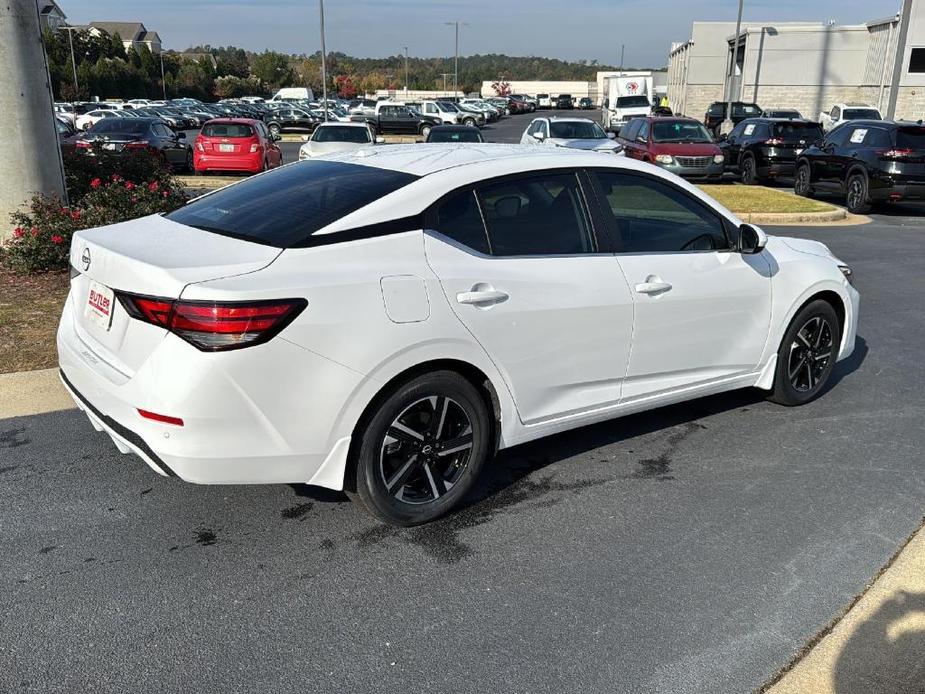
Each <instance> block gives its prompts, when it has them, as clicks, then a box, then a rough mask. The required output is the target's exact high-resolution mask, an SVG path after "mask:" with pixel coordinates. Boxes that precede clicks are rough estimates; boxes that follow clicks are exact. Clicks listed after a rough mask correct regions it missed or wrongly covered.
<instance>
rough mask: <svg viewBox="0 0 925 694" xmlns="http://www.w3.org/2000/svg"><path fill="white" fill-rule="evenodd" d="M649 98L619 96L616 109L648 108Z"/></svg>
mask: <svg viewBox="0 0 925 694" xmlns="http://www.w3.org/2000/svg"><path fill="white" fill-rule="evenodd" d="M650 105H651V104H649V98H648V97H646V96H620V97H617V108H635V107H645V108H648V107H649V106H650Z"/></svg>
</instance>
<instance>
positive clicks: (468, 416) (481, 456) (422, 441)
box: [351, 371, 491, 526]
mask: <svg viewBox="0 0 925 694" xmlns="http://www.w3.org/2000/svg"><path fill="white" fill-rule="evenodd" d="M356 436H357V437H358V439H357V446H356V449H355V450H356V453H355V466H356V468H355V471H356V477H355V484H356V490H355V492H353V493H351V498H353V499H354V500H359V501H360V502H361V504H362V506H363V507H364V508H365V509H366V510H367V511H368V512H369V513H370V514H371V515H372V516H374V517H375V518H377V519H379V520H381V521H383V522H384V523H389V524H391V525H400V526H412V525H419V524H421V523H427V522H428V521H432V520H434V519H436V518H439V517H440V516H442V515H444V514H446V513H447V512H449V511H450V510H451V509H452V508H453V507H454V506H456V504H458V503H459V501H460V500H461V499H462V498H463V497H464V496H465V495H466V493H467V492H468V491H469V490H470V489H471V488H472V485H473V484H474V482H475V480H476V479H477V478H478V476H479V473H480V471H481V469H482V467H483V466H484V464H485V461H486V460H487V459H488V457H489V454H490V451H491V445H490V441H491V418H490V415H489V410H488V406H487V405H486V403H485V400H484V399H483V397H482V395H481V394H480V393H479V391H478V390H477V389H476V388H475V386H473V385H472V384H471V383H470V382H469V381H467V380H466V379H465V378H463V377H462V376H461V375H459V374H458V373H455V372H453V371H435V372H432V373H428V374H424V375H421V376H418V377H416V378H414V379H412V380H410V381H408V382H406V383H404V384H402V385H401V386H399V387H397V388H396V389H395V390H394V391H393V392H392V393H391V394H389V395H388V396H386V397H385V399H384V400H382V401H381V402H380V403H379V404H378V405H377V406H376V407H375V409H374V410H373V411H372V412H371V413H369V415H368V416H367V417H366V418H365V422H364V423H362V424H361V426H360V427H359V429H358V431H357V433H356Z"/></svg>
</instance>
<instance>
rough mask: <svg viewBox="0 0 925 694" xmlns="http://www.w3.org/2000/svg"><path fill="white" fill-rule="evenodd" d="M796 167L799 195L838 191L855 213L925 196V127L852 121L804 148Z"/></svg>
mask: <svg viewBox="0 0 925 694" xmlns="http://www.w3.org/2000/svg"><path fill="white" fill-rule="evenodd" d="M796 167H797V168H796V175H795V177H794V184H793V189H794V192H795V193H796V194H797V195H803V196H807V197H810V196H812V195H813V194H814V193H816V192H832V193H838V194H840V195H844V196H845V202H846V205H845V206H846V207H847V208H848V211H849V212H852V213H854V214H863V213H865V212H867V211H869V210H870V207H871V204H873V203H881V202H898V201H900V200H925V126H923V125H922V122H921V121H919V122H916V123H911V122H904V121H882V120H854V121H849V122H847V123H843V124H842V125H840V126H838V127H837V128H833V129H832V130H830V131H829V133H828V134H827V135H826V136H825V139H824V140H822V142H820V143H819V144H818V145H817V146H815V147H809V148H808V149H806V150H804V151H803V153H802V154H801V155H800V157H799V159H798V160H797V165H796Z"/></svg>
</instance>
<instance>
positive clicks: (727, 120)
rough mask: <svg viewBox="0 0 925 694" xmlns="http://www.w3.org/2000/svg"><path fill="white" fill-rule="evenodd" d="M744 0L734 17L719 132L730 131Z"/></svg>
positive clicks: (726, 132) (741, 1) (740, 2)
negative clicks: (736, 15)
mask: <svg viewBox="0 0 925 694" xmlns="http://www.w3.org/2000/svg"><path fill="white" fill-rule="evenodd" d="M744 4H745V0H739V16H738V17H737V18H736V33H735V36H733V39H732V40H733V41H735V43H734V44H733V47H732V60H731V61H729V74H728V75H727V76H726V118H725V119H723V122H722V125H720V133H724V134H726V135H728V134H729V133H730V132H732V128H733V125H732V75H733V73H734V72H735V68H736V63H737V62H738V60H739V31H740V30H741V29H742V6H743V5H744Z"/></svg>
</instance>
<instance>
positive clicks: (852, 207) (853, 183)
mask: <svg viewBox="0 0 925 694" xmlns="http://www.w3.org/2000/svg"><path fill="white" fill-rule="evenodd" d="M845 207H847V208H848V211H849V212H850V213H851V214H867V213H868V212H870V207H871V205H870V199H869V186H868V183H867V176H865V175H864V174H862V173H855V174H851V175H850V176H849V177H848V181H847V182H846V184H845Z"/></svg>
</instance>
